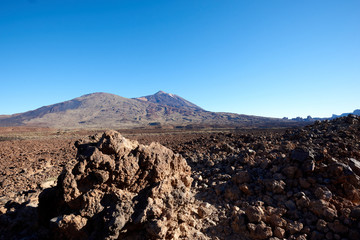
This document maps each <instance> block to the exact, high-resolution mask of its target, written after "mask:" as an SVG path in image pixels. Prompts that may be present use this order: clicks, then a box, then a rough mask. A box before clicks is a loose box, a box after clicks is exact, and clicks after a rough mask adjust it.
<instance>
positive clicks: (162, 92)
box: [154, 90, 168, 95]
mask: <svg viewBox="0 0 360 240" xmlns="http://www.w3.org/2000/svg"><path fill="white" fill-rule="evenodd" d="M159 94H168V93H166V92H164V91H161V90H160V91H158V92H157V93H155V94H154V95H159Z"/></svg>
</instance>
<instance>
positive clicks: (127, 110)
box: [0, 91, 292, 128]
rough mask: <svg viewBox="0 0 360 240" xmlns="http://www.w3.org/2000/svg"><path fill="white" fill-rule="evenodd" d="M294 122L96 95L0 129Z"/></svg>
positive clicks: (14, 119)
mask: <svg viewBox="0 0 360 240" xmlns="http://www.w3.org/2000/svg"><path fill="white" fill-rule="evenodd" d="M291 123H292V122H291V121H286V120H281V119H276V118H265V117H257V116H249V115H240V114H234V113H215V112H209V111H206V110H204V109H202V108H200V107H198V106H196V105H195V104H193V103H191V102H189V101H187V100H185V99H183V98H181V97H179V96H177V95H174V94H171V93H165V92H163V91H159V92H157V93H156V94H154V95H149V96H144V97H140V98H132V99H130V98H124V97H121V96H118V95H114V94H110V93H101V92H99V93H92V94H87V95H84V96H81V97H78V98H75V99H72V100H69V101H65V102H61V103H57V104H53V105H49V106H44V107H41V108H38V109H35V110H32V111H28V112H25V113H19V114H14V115H10V116H4V117H1V118H0V126H21V125H27V126H47V127H57V128H135V127H146V126H149V125H154V126H158V127H160V126H167V127H169V126H170V127H185V126H187V127H189V126H190V127H191V126H237V127H264V126H280V125H281V126H284V125H286V126H288V125H289V124H290V125H291Z"/></svg>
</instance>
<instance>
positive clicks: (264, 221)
mask: <svg viewBox="0 0 360 240" xmlns="http://www.w3.org/2000/svg"><path fill="white" fill-rule="evenodd" d="M204 143H207V144H204ZM176 151H177V152H179V153H181V154H182V155H183V156H185V158H186V159H187V160H188V163H189V165H190V166H191V167H192V169H193V178H194V183H193V186H194V187H195V188H197V189H198V191H199V193H198V194H197V196H198V197H199V198H201V199H202V200H204V201H207V202H209V203H210V204H212V205H214V206H216V207H217V208H218V213H217V218H218V219H216V221H217V224H216V225H215V226H213V227H209V228H208V229H207V231H206V233H207V234H208V235H209V236H212V238H214V239H239V238H245V239H247V238H250V239H298V240H300V239H314V240H315V239H329V240H331V239H353V240H355V239H360V205H359V204H360V177H359V176H360V175H359V173H360V161H359V160H360V117H357V116H348V117H344V118H339V119H335V120H332V121H323V122H316V123H315V124H314V125H311V126H308V127H305V128H302V129H299V130H288V131H286V133H285V134H271V133H270V134H267V135H262V134H258V135H241V134H239V135H237V134H223V133H222V134H213V136H210V137H209V138H208V139H204V138H202V139H199V140H193V141H191V142H189V143H188V144H183V145H180V146H177V148H176Z"/></svg>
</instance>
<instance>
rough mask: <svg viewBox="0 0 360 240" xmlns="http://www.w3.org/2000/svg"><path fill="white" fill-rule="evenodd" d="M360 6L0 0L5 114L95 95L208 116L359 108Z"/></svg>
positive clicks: (1, 109)
mask: <svg viewBox="0 0 360 240" xmlns="http://www.w3.org/2000/svg"><path fill="white" fill-rule="evenodd" d="M359 13H360V1H358V0H354V1H351V0H346V1H340V0H337V1H333V0H317V1H312V0H291V1H290V0H271V1H269V0H263V1H262V0H254V1H249V0H233V1H230V0H229V1H227V0H224V1H219V0H202V1H201V0H195V1H194V0H171V1H169V0H157V1H150V0H148V1H145V0H101V1H100V0H76V1H75V0H71V1H70V0H51V1H48V0H32V1H30V0H0V114H12V113H18V112H24V111H27V110H32V109H35V108H38V107H41V106H43V105H49V104H53V103H57V102H61V101H65V100H69V99H72V98H75V97H79V96H81V95H83V94H87V93H92V92H109V93H114V94H118V95H120V96H123V97H139V96H144V95H150V94H153V93H155V92H157V91H158V90H163V91H165V92H170V93H175V94H177V95H179V96H182V97H183V98H185V99H187V100H189V101H191V102H193V103H195V104H197V105H199V106H201V107H203V108H204V109H206V110H210V111H225V112H235V113H241V114H250V115H260V116H270V117H284V116H287V117H297V116H301V117H306V116H307V115H311V116H313V117H314V116H319V117H326V116H331V114H332V113H336V114H340V113H343V112H351V111H353V110H355V109H357V108H360V94H359V92H360V14H359Z"/></svg>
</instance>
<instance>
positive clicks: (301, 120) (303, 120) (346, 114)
mask: <svg viewBox="0 0 360 240" xmlns="http://www.w3.org/2000/svg"><path fill="white" fill-rule="evenodd" d="M350 114H353V115H358V116H360V109H356V110H355V111H353V112H352V113H342V114H340V115H336V114H333V115H332V116H331V117H329V118H312V117H311V116H307V117H306V118H301V117H296V118H292V119H291V120H293V121H297V122H314V121H317V120H320V121H322V120H330V119H335V118H338V117H345V116H348V115H350ZM283 119H288V118H286V117H285V118H283Z"/></svg>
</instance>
